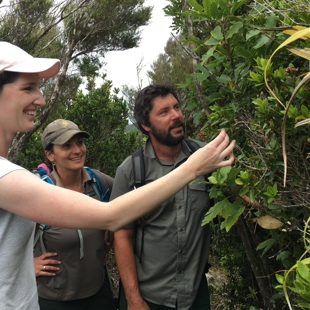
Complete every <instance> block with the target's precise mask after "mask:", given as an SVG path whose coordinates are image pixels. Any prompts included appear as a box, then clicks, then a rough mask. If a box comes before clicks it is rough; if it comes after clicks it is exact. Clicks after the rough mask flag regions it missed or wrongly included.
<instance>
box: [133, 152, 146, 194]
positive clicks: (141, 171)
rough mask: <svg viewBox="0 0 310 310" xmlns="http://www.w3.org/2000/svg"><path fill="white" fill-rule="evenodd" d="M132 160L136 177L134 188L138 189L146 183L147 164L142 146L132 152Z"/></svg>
mask: <svg viewBox="0 0 310 310" xmlns="http://www.w3.org/2000/svg"><path fill="white" fill-rule="evenodd" d="M131 160H132V170H133V178H134V183H133V185H132V188H133V189H136V188H138V187H140V186H143V185H144V184H145V164H144V158H143V148H142V147H141V148H140V149H138V150H137V151H135V152H134V153H133V154H132V156H131Z"/></svg>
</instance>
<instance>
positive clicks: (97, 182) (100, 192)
mask: <svg viewBox="0 0 310 310" xmlns="http://www.w3.org/2000/svg"><path fill="white" fill-rule="evenodd" d="M84 169H85V170H86V172H87V174H88V176H89V178H90V179H91V181H92V186H93V189H94V191H95V192H96V194H97V196H98V197H99V199H100V201H106V202H108V201H109V198H110V193H109V189H106V188H105V186H104V184H103V182H102V181H101V179H100V178H99V176H98V175H97V173H96V172H95V171H94V170H93V169H91V168H89V167H86V166H85V167H84Z"/></svg>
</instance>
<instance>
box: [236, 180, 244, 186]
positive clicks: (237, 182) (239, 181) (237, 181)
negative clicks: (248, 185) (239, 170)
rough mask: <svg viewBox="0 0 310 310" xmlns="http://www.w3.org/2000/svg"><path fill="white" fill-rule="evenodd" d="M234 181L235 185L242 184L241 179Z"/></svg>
mask: <svg viewBox="0 0 310 310" xmlns="http://www.w3.org/2000/svg"><path fill="white" fill-rule="evenodd" d="M235 182H236V184H237V185H243V181H242V179H236V180H235Z"/></svg>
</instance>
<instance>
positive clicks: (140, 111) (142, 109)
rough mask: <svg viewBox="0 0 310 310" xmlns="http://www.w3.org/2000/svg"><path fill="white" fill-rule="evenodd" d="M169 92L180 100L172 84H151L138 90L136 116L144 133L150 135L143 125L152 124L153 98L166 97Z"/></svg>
mask: <svg viewBox="0 0 310 310" xmlns="http://www.w3.org/2000/svg"><path fill="white" fill-rule="evenodd" d="M169 94H171V95H173V96H174V97H175V98H176V99H177V101H179V97H178V94H177V91H176V89H175V88H174V87H173V86H170V85H163V84H156V85H149V86H147V87H145V88H143V89H141V90H140V92H138V94H137V97H136V100H135V107H134V116H135V119H136V121H137V125H138V127H139V129H140V130H141V132H142V133H144V134H146V135H148V133H147V132H146V131H145V130H144V129H143V127H142V126H141V125H146V126H150V118H149V114H150V111H151V110H152V109H153V100H154V99H155V98H157V97H166V96H167V95H169Z"/></svg>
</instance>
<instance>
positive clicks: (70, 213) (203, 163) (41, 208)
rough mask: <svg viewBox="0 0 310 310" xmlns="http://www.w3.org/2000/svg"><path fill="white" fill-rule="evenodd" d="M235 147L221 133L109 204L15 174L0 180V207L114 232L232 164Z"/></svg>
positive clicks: (23, 172)
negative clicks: (178, 163) (169, 169)
mask: <svg viewBox="0 0 310 310" xmlns="http://www.w3.org/2000/svg"><path fill="white" fill-rule="evenodd" d="M234 146H235V141H232V142H229V137H228V135H227V134H226V132H225V131H224V130H222V131H221V132H220V134H219V135H218V136H217V137H216V138H215V139H214V140H213V141H211V142H210V143H209V144H207V145H206V146H205V147H203V148H201V149H199V150H197V151H196V152H195V153H194V154H193V155H191V156H190V157H189V159H188V160H187V161H186V162H185V163H183V164H182V165H181V166H179V167H178V168H177V169H175V170H173V171H172V172H170V173H169V174H167V175H165V176H163V177H161V178H160V179H158V180H156V181H154V182H152V183H150V184H148V185H145V186H142V187H140V188H139V189H137V190H135V191H131V192H130V193H127V194H125V195H123V196H120V197H118V198H117V199H115V200H113V201H110V202H108V203H102V202H99V201H97V200H95V199H92V198H89V197H88V196H86V195H83V194H80V193H77V192H74V191H70V190H66V189H63V188H60V187H58V186H51V185H50V184H47V183H46V182H42V180H40V179H38V177H36V176H35V175H33V174H32V173H30V172H28V171H26V170H16V171H13V172H11V173H9V174H7V175H5V176H4V177H2V178H1V179H0V197H1V202H0V207H1V208H2V209H5V210H8V211H10V212H12V213H15V214H18V215H20V216H22V217H25V218H27V219H29V220H32V221H34V222H37V223H45V224H50V225H54V226H60V227H68V228H80V229H83V228H84V229H87V228H88V229H107V230H111V231H116V230H118V229H119V228H121V227H123V226H124V225H126V224H127V223H129V222H132V221H134V220H135V219H137V218H139V217H141V216H143V215H145V214H146V213H148V212H150V211H152V210H153V209H155V208H156V207H157V206H159V205H160V204H162V203H163V202H164V201H165V200H167V199H168V198H169V197H170V196H172V195H174V194H175V193H176V192H178V191H179V190H180V189H181V188H183V187H184V186H185V185H186V184H188V183H189V182H191V181H192V180H194V179H195V178H196V177H197V176H200V175H205V174H207V173H209V172H212V171H214V170H216V169H217V168H220V167H224V166H230V165H232V163H233V161H234V156H233V149H234Z"/></svg>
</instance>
